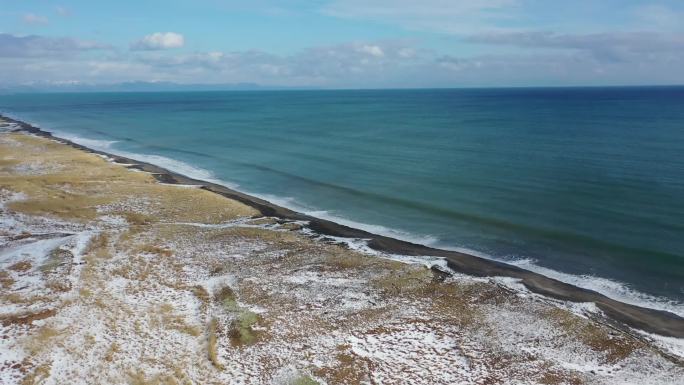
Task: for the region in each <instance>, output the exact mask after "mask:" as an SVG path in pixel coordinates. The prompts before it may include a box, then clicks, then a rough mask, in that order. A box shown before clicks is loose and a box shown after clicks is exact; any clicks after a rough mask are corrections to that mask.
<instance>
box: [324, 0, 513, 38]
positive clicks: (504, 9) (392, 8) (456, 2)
mask: <svg viewBox="0 0 684 385" xmlns="http://www.w3.org/2000/svg"><path fill="white" fill-rule="evenodd" d="M518 2H519V0H421V1H416V0H375V1H368V0H334V1H332V2H330V3H329V4H327V5H326V6H324V7H323V8H322V12H323V13H324V14H327V15H330V16H335V17H340V18H347V19H358V20H368V21H373V22H377V23H382V24H394V25H399V26H401V27H404V28H408V29H416V30H429V31H435V32H442V33H463V32H471V33H472V32H473V31H477V30H484V29H496V27H495V25H496V22H495V21H497V20H502V19H507V18H509V17H510V16H511V13H512V11H513V10H514V8H515V7H516V6H517V5H518Z"/></svg>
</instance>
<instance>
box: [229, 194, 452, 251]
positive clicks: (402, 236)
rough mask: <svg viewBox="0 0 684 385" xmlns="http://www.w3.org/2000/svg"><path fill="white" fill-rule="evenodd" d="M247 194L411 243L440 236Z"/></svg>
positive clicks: (292, 200) (288, 199) (433, 240)
mask: <svg viewBox="0 0 684 385" xmlns="http://www.w3.org/2000/svg"><path fill="white" fill-rule="evenodd" d="M243 192H244V193H245V194H249V195H252V196H255V197H257V198H260V199H264V200H266V201H269V202H271V203H273V204H276V205H278V206H281V207H285V208H287V209H290V210H293V211H297V212H300V213H303V214H306V215H309V216H312V217H314V218H319V219H324V220H327V221H331V222H335V223H337V224H340V225H344V226H348V227H352V228H355V229H359V230H364V231H368V232H369V233H372V234H377V235H382V236H385V237H390V238H394V239H399V240H402V241H406V242H411V243H416V244H419V245H425V246H433V247H434V246H435V245H436V244H437V243H438V242H439V238H437V237H435V236H432V235H416V234H413V233H409V232H406V231H402V230H398V229H393V228H390V227H385V226H381V225H374V224H370V223H364V222H357V221H354V220H351V219H348V218H345V217H343V216H340V215H337V214H333V213H331V212H330V211H327V210H315V209H312V208H311V207H307V206H306V205H303V204H301V203H299V202H297V200H296V199H295V198H293V197H280V196H277V195H271V194H258V193H251V192H247V191H243Z"/></svg>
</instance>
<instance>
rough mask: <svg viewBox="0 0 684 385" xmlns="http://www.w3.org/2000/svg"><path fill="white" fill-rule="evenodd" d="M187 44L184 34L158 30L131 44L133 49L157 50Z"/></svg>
mask: <svg viewBox="0 0 684 385" xmlns="http://www.w3.org/2000/svg"><path fill="white" fill-rule="evenodd" d="M183 45H185V38H184V37H183V35H181V34H179V33H175V32H156V33H153V34H151V35H147V36H145V37H143V38H142V39H140V40H138V41H136V42H134V43H132V44H131V50H133V51H157V50H162V49H170V48H180V47H182V46H183Z"/></svg>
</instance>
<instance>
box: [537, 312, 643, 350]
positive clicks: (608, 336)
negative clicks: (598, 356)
mask: <svg viewBox="0 0 684 385" xmlns="http://www.w3.org/2000/svg"><path fill="white" fill-rule="evenodd" d="M542 316H545V317H546V318H548V319H550V320H551V321H553V322H555V323H556V324H557V325H558V326H559V327H560V328H561V330H563V331H565V332H566V333H568V334H569V335H570V336H572V337H573V338H576V339H578V340H579V341H581V342H582V343H583V344H585V345H587V346H588V347H589V348H591V349H592V350H594V351H597V352H601V353H603V354H604V355H605V360H606V362H608V363H615V362H617V361H621V360H624V359H625V358H627V357H628V356H629V355H631V354H632V352H634V350H636V349H638V348H639V347H641V346H642V345H643V343H642V342H639V341H636V340H634V339H632V338H630V337H629V336H624V335H618V334H615V333H614V332H611V331H610V330H608V329H606V328H605V327H602V326H600V325H598V324H596V323H594V322H591V321H588V320H585V319H583V318H580V317H578V316H576V315H575V314H573V313H571V312H570V311H568V310H565V309H560V308H556V307H553V308H550V309H548V310H546V312H545V314H543V315H542Z"/></svg>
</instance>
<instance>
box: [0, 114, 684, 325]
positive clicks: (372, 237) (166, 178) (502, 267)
mask: <svg viewBox="0 0 684 385" xmlns="http://www.w3.org/2000/svg"><path fill="white" fill-rule="evenodd" d="M0 118H2V119H4V120H5V121H7V122H10V123H14V124H16V125H17V126H18V128H17V129H16V130H17V131H23V132H28V133H31V134H34V135H37V136H41V137H45V138H50V139H53V140H56V141H58V142H61V143H64V144H67V145H69V146H71V147H74V148H77V149H79V150H82V151H86V152H89V153H95V154H99V155H103V156H107V157H109V158H111V159H112V160H113V161H114V162H115V163H120V164H127V165H129V166H128V167H130V168H135V169H138V170H141V171H145V172H148V173H150V174H152V175H153V176H154V177H155V178H156V179H157V180H158V181H160V182H163V183H169V184H182V185H196V186H201V188H202V189H204V190H207V191H210V192H213V193H216V194H219V195H221V196H224V197H227V198H229V199H233V200H236V201H238V202H241V203H243V204H246V205H248V206H250V207H252V208H254V209H256V210H258V211H259V212H260V213H261V214H262V215H264V216H270V217H277V218H282V219H287V220H298V221H307V222H309V224H308V226H306V227H308V228H309V229H310V230H312V231H313V232H315V233H317V234H320V235H323V236H333V237H342V238H361V239H366V240H368V242H367V244H368V246H369V247H370V248H372V249H374V250H377V251H380V252H385V253H389V254H398V255H406V256H417V257H420V256H423V257H440V258H444V259H445V260H446V261H447V266H448V267H449V268H450V269H452V270H454V271H455V272H459V273H464V274H468V275H471V276H477V277H485V276H503V277H510V278H514V279H519V280H520V283H522V284H523V285H524V286H525V287H526V288H527V289H528V290H530V291H531V292H533V293H537V294H541V295H544V296H548V297H550V298H554V299H558V300H564V301H570V302H593V303H595V304H596V306H597V307H598V308H599V309H601V310H602V311H603V312H604V313H605V314H606V315H607V316H609V317H610V318H611V319H613V320H616V321H618V322H620V323H622V324H626V325H628V326H630V327H633V328H636V329H640V330H643V331H646V332H649V333H654V334H659V335H662V336H667V337H676V338H684V318H682V317H679V316H678V315H675V314H673V313H670V312H667V311H664V310H656V309H650V308H644V307H640V306H636V305H631V304H627V303H623V302H620V301H617V300H614V299H611V298H609V297H607V296H605V295H603V294H600V293H598V292H596V291H592V290H589V289H584V288H581V287H577V286H574V285H571V284H568V283H564V282H561V281H559V280H556V279H553V278H550V277H547V276H544V275H542V274H539V273H535V272H532V271H529V270H525V269H522V268H519V267H516V266H513V265H509V264H506V263H504V262H499V261H494V260H489V259H484V258H481V257H477V256H474V255H470V254H466V253H462V252H457V251H449V250H442V249H436V248H432V247H429V246H424V245H419V244H414V243H411V242H407V241H402V240H398V239H394V238H390V237H386V236H382V235H376V234H372V233H370V232H367V231H364V230H360V229H355V228H352V227H348V226H345V225H341V224H338V223H335V222H332V221H329V220H325V219H320V218H315V217H312V216H309V215H306V214H302V213H298V212H296V211H293V210H290V209H287V208H284V207H281V206H278V205H275V204H273V203H271V202H268V201H266V200H263V199H260V198H257V197H254V196H251V195H248V194H245V193H241V192H238V191H235V190H232V189H230V188H228V187H225V186H222V185H219V184H215V183H211V182H206V181H202V180H198V179H194V178H190V177H187V176H185V175H182V174H179V173H175V172H172V171H169V170H167V169H164V168H162V167H159V166H156V165H154V164H150V163H146V162H140V161H138V160H135V159H131V158H126V157H123V156H118V155H114V154H110V153H107V152H103V151H99V150H94V149H91V148H88V147H86V146H83V145H80V144H78V143H74V142H72V141H70V140H67V139H63V138H59V137H56V136H53V135H52V134H51V133H50V132H48V131H44V130H41V129H40V128H37V127H34V126H32V125H30V124H27V123H25V122H22V121H19V120H15V119H12V118H9V117H6V116H3V115H0Z"/></svg>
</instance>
